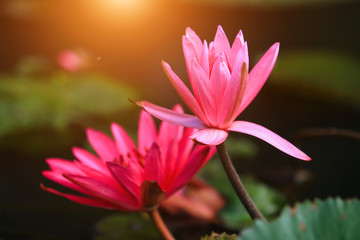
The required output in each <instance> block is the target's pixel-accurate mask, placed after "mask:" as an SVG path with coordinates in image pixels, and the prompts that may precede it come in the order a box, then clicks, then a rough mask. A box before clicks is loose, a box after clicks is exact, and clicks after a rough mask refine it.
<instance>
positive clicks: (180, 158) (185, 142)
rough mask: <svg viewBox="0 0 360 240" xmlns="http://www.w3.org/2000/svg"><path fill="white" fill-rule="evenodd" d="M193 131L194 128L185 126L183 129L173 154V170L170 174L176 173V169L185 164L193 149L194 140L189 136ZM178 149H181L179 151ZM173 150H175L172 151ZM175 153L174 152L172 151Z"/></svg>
mask: <svg viewBox="0 0 360 240" xmlns="http://www.w3.org/2000/svg"><path fill="white" fill-rule="evenodd" d="M194 132H195V129H193V128H185V131H184V133H183V137H182V139H181V141H180V142H179V144H178V147H177V152H178V153H177V154H176V156H175V159H174V161H173V162H172V164H173V168H172V169H173V171H172V175H173V176H175V175H177V173H178V171H179V170H181V169H182V168H183V166H184V165H185V164H186V162H187V160H188V159H189V155H190V153H191V151H192V149H193V146H194V144H195V143H194V141H192V140H191V139H190V136H191V135H192V134H193V133H194ZM179 149H180V150H181V151H179ZM174 152H175V151H174ZM174 154H175V153H174Z"/></svg>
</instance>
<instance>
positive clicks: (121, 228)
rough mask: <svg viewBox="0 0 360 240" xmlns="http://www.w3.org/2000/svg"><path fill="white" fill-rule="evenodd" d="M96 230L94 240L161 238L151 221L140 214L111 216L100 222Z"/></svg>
mask: <svg viewBox="0 0 360 240" xmlns="http://www.w3.org/2000/svg"><path fill="white" fill-rule="evenodd" d="M95 229H96V232H97V234H96V236H95V237H94V240H118V239H149V240H151V239H154V240H156V239H160V238H161V237H160V234H159V233H158V232H157V230H156V228H155V226H154V224H153V223H152V222H151V221H150V219H149V218H147V217H146V216H145V215H142V214H140V213H124V214H114V215H110V216H108V217H106V218H104V219H102V220H100V221H99V222H98V223H97V224H96V226H95Z"/></svg>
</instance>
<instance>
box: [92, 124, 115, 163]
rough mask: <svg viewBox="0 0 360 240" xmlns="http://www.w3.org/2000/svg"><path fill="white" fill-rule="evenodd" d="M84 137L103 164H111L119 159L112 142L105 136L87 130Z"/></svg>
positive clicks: (98, 132)
mask: <svg viewBox="0 0 360 240" xmlns="http://www.w3.org/2000/svg"><path fill="white" fill-rule="evenodd" d="M86 135H87V138H88V140H89V142H90V144H91V146H92V147H93V148H94V150H95V152H96V153H97V154H98V155H99V156H100V158H101V159H102V160H103V161H104V162H112V161H114V160H115V159H117V158H118V157H119V153H118V151H117V149H116V146H115V143H114V141H113V140H112V139H111V138H110V137H108V136H107V135H106V134H104V133H102V132H100V131H96V130H93V129H91V128H88V129H86Z"/></svg>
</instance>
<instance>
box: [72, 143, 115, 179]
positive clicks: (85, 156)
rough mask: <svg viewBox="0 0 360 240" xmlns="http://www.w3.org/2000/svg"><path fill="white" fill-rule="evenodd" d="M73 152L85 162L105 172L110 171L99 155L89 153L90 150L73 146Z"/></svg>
mask: <svg viewBox="0 0 360 240" xmlns="http://www.w3.org/2000/svg"><path fill="white" fill-rule="evenodd" d="M72 152H73V154H74V156H75V157H76V158H77V159H78V160H79V161H80V162H82V163H83V164H85V165H87V166H89V167H91V168H93V169H96V170H98V171H101V172H103V173H105V174H107V173H109V172H108V170H107V168H106V166H105V164H104V163H103V162H102V161H101V160H100V159H99V158H98V157H96V156H95V155H93V154H91V153H89V152H88V151H86V150H84V149H82V148H78V147H73V149H72Z"/></svg>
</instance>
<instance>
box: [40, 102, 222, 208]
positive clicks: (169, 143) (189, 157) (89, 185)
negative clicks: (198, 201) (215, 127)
mask: <svg viewBox="0 0 360 240" xmlns="http://www.w3.org/2000/svg"><path fill="white" fill-rule="evenodd" d="M173 110H174V111H175V112H178V113H182V112H183V110H182V108H181V107H180V105H177V106H175V107H174V109H173ZM111 131H112V134H113V136H114V140H113V139H111V138H110V137H108V136H107V135H105V134H104V133H102V132H99V131H96V130H93V129H87V131H86V133H87V138H88V140H89V142H90V144H91V146H92V147H93V149H94V150H95V152H96V153H97V155H98V156H96V155H94V154H92V153H90V152H88V151H86V150H84V149H81V148H77V147H74V148H73V154H74V156H75V157H76V159H75V160H74V161H68V160H65V159H60V158H49V159H47V160H46V162H47V163H48V164H49V167H50V170H46V171H43V175H44V176H45V177H47V178H48V179H50V180H52V181H54V182H57V183H59V184H61V185H63V186H65V187H68V188H70V189H73V190H75V191H77V192H79V193H81V194H83V195H82V196H80V195H73V194H67V193H62V192H59V191H56V190H54V189H52V188H47V187H44V186H42V187H43V189H44V190H46V191H48V192H51V193H54V194H58V195H60V196H63V197H65V198H68V199H69V200H71V201H74V202H77V203H80V204H85V205H90V206H94V207H101V208H108V209H118V210H123V211H146V210H152V209H153V208H156V207H157V206H158V205H159V204H161V202H162V200H164V199H166V198H168V197H169V196H170V195H172V194H173V193H175V192H176V191H177V190H179V189H180V188H182V187H183V186H184V185H185V184H187V183H188V181H189V180H190V179H191V178H192V177H193V176H194V175H195V174H196V173H197V171H198V170H199V169H200V168H201V167H202V166H203V165H204V164H205V163H206V162H207V161H208V160H209V159H210V158H211V156H212V155H213V154H214V153H215V149H214V147H208V146H203V145H197V146H194V145H195V144H194V142H193V141H191V140H190V138H189V136H190V135H191V134H193V131H194V130H193V129H191V128H184V127H182V126H176V125H172V124H169V123H167V122H162V123H161V125H160V128H159V131H158V132H157V130H156V126H155V123H154V120H153V119H152V117H151V116H150V115H149V114H148V113H146V112H144V111H142V112H141V114H140V120H139V128H138V146H137V147H136V145H135V144H134V142H133V141H132V140H131V138H130V137H129V135H128V134H127V133H126V132H125V130H124V129H123V128H122V127H121V126H119V125H118V124H115V123H113V124H112V125H111Z"/></svg>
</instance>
